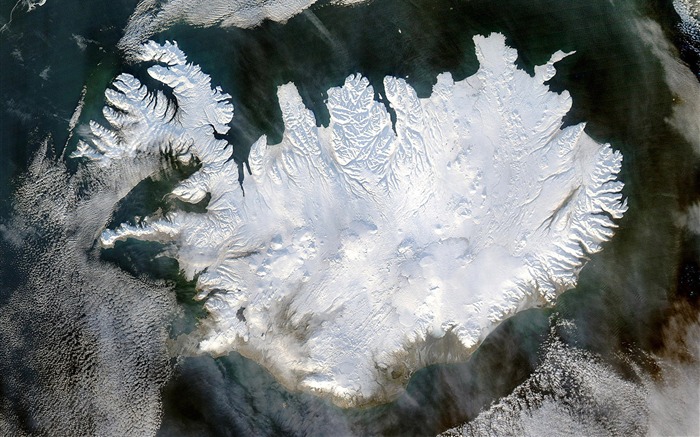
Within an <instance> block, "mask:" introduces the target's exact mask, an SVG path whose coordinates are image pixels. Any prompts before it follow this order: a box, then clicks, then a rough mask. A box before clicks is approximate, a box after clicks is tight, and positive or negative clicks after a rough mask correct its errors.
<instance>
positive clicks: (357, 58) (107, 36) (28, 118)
mask: <svg viewBox="0 0 700 437" xmlns="http://www.w3.org/2000/svg"><path fill="white" fill-rule="evenodd" d="M327 3H328V2H321V3H319V4H318V5H316V6H314V7H312V8H311V9H309V10H308V11H306V12H304V13H302V14H300V15H298V16H296V17H294V18H292V19H291V20H289V21H288V22H287V23H284V24H282V23H272V22H264V23H262V25H260V26H259V27H257V28H254V29H235V28H228V29H221V28H206V29H204V28H193V27H190V26H187V25H185V24H180V25H176V26H174V27H172V28H170V29H168V30H166V31H164V32H162V33H160V34H157V35H155V36H154V39H155V40H157V41H165V40H177V42H178V44H179V46H180V47H181V48H182V49H183V50H184V51H185V53H187V55H188V57H189V59H190V61H192V62H195V63H197V64H199V65H201V67H202V69H203V70H204V71H205V72H207V73H208V74H209V75H211V77H212V82H213V83H214V84H219V85H221V86H222V88H223V89H224V90H225V91H226V92H228V93H230V94H231V95H232V97H233V98H232V101H233V104H234V107H235V118H234V121H233V122H232V124H231V137H230V139H231V142H232V144H233V146H234V148H233V150H234V152H233V156H234V158H236V159H237V160H243V159H245V157H246V155H247V152H248V147H249V145H250V144H252V142H253V141H255V140H256V139H257V138H258V137H259V136H260V135H261V134H267V135H268V137H269V139H270V140H269V141H270V142H277V141H278V140H279V139H280V138H281V134H282V130H283V125H282V121H281V114H280V111H279V108H278V106H277V100H276V88H277V86H279V85H281V84H283V83H286V82H289V81H293V82H294V83H295V84H296V85H297V87H298V88H299V91H300V93H301V96H302V98H303V99H304V102H305V103H306V105H307V106H308V107H309V108H311V109H312V110H313V111H314V113H315V114H316V117H317V120H318V121H319V122H320V123H322V124H323V123H327V119H328V114H327V112H326V109H325V106H324V104H323V102H324V100H325V99H326V97H327V95H326V90H327V89H328V88H330V87H333V86H337V85H340V84H341V83H342V82H343V80H344V79H345V77H346V76H348V75H349V74H352V73H356V72H359V73H362V74H363V75H365V76H367V77H368V78H369V79H370V81H372V84H373V86H374V87H375V90H377V92H378V93H381V92H382V85H381V80H382V78H383V77H384V76H385V75H393V76H399V77H404V78H406V80H407V81H408V82H409V83H410V84H411V85H412V86H414V87H415V88H416V90H417V91H418V93H419V95H420V96H426V95H428V94H429V93H430V90H431V87H432V85H433V83H434V82H435V78H436V76H437V74H439V73H441V72H444V71H449V72H451V73H452V74H453V75H454V77H455V79H462V78H464V77H466V76H468V75H470V74H472V73H473V72H474V71H476V69H477V62H476V57H475V55H474V48H473V43H472V37H473V35H475V34H485V33H490V32H502V33H504V34H505V35H506V37H507V41H508V44H509V45H511V46H513V47H515V48H517V49H518V52H519V58H518V64H519V66H521V67H522V68H523V69H525V70H526V71H530V72H531V71H532V68H533V66H534V65H537V64H541V63H543V62H544V61H546V60H547V59H549V56H550V55H551V53H553V52H554V51H556V50H564V51H572V50H575V51H576V54H575V55H572V56H570V57H567V58H566V59H565V60H563V61H562V62H560V63H559V64H557V69H558V73H557V75H556V76H555V77H554V78H553V79H552V80H551V81H550V86H551V88H552V89H554V90H556V91H559V90H564V89H566V90H568V91H569V92H570V93H571V95H572V98H573V107H572V109H571V111H570V113H569V114H568V116H567V120H566V121H567V123H571V124H574V123H578V122H581V121H587V122H588V125H587V132H588V133H589V134H590V135H591V136H593V137H594V138H595V139H596V140H599V141H601V142H609V143H611V144H612V146H613V148H615V149H617V150H621V151H622V153H623V156H624V165H623V171H622V174H621V179H622V180H623V181H624V182H625V191H624V194H625V196H626V197H627V199H628V203H629V211H628V213H627V214H626V215H625V217H624V218H623V219H622V220H621V221H620V223H619V225H620V228H619V230H618V231H617V233H616V236H615V237H614V239H613V240H612V241H610V242H609V243H607V244H606V245H605V249H604V250H603V252H601V253H599V254H597V255H595V256H593V257H592V259H591V260H590V262H589V263H588V264H587V265H586V267H585V268H584V269H583V271H582V272H581V276H580V282H579V286H578V287H577V288H576V289H574V290H570V291H568V292H566V293H564V294H563V295H562V296H561V297H560V299H559V301H558V303H557V305H556V307H555V308H550V309H533V310H529V311H526V312H523V313H521V314H519V315H517V316H515V317H514V318H512V319H511V320H509V321H507V322H505V323H504V324H502V325H501V326H500V327H499V328H498V329H497V330H496V331H495V332H494V333H493V334H492V335H491V336H489V338H488V339H487V340H486V341H485V342H484V344H483V345H482V346H481V347H480V348H479V349H478V350H477V351H476V353H475V354H474V355H473V356H472V357H471V358H470V360H469V361H467V362H465V363H459V364H450V365H436V366H431V367H429V368H426V369H423V370H421V371H418V372H416V373H415V374H414V375H413V377H412V379H411V381H410V383H409V385H408V387H407V390H406V393H405V394H404V395H402V396H401V397H400V398H399V399H397V400H396V401H395V402H392V403H390V404H387V405H381V406H374V407H368V408H363V409H349V410H342V409H340V408H338V407H335V406H333V405H331V404H329V403H328V402H326V401H323V400H321V399H318V398H316V397H314V396H311V395H307V394H301V393H291V392H288V391H287V390H285V389H284V388H283V387H281V386H280V385H279V384H278V383H277V382H276V381H275V379H274V377H272V376H271V375H270V374H269V373H268V372H267V371H266V370H264V369H263V368H261V367H260V366H258V365H257V364H255V363H254V362H252V361H250V360H248V359H245V358H243V357H241V356H240V355H238V354H236V353H232V354H230V355H228V356H224V357H218V358H212V357H208V356H199V357H180V358H177V357H174V358H173V360H172V362H171V363H170V365H171V366H172V368H173V369H174V371H173V374H172V376H171V377H170V378H169V380H168V382H167V384H165V386H164V388H163V389H162V399H163V413H162V425H161V430H160V435H163V436H169V435H192V436H195V435H324V434H325V435H331V433H332V432H334V431H336V432H337V433H338V434H337V435H345V434H347V433H354V434H357V435H369V434H383V435H431V434H436V433H439V432H442V431H444V430H446V429H447V428H449V427H452V426H455V425H458V424H460V423H463V422H465V421H467V420H470V419H472V418H474V417H475V416H476V415H477V414H478V413H479V412H480V411H481V410H482V409H484V408H486V407H488V406H489V405H490V404H491V403H492V402H493V401H495V400H497V399H498V398H499V397H501V396H504V395H506V394H508V393H510V392H511V391H512V390H513V388H514V387H516V386H517V385H518V384H520V383H521V382H522V381H524V380H525V379H526V378H527V377H528V375H530V373H531V372H532V371H533V370H534V369H535V367H536V366H537V364H538V360H539V357H540V351H541V347H542V344H543V342H544V340H545V339H546V338H547V335H548V333H549V330H550V326H551V321H550V317H551V316H553V315H554V317H557V318H562V319H568V320H571V321H573V322H574V323H575V325H576V326H577V330H576V331H574V332H573V333H571V334H570V335H569V337H567V338H565V341H567V342H568V343H569V344H572V345H576V346H577V347H581V348H584V349H586V350H590V351H592V352H594V353H596V354H599V355H600V356H602V357H603V358H604V359H605V360H606V361H607V362H608V363H609V364H610V365H611V366H613V367H614V368H615V369H617V370H618V371H619V372H621V373H622V374H629V372H630V371H629V366H628V363H626V362H623V360H620V359H619V353H620V352H621V351H625V352H627V351H630V350H635V351H641V352H648V351H654V350H656V349H658V348H659V347H661V346H662V344H661V337H660V334H659V333H660V330H661V327H662V326H663V324H664V322H665V321H666V319H667V317H668V315H669V312H670V310H671V304H672V303H673V302H675V301H678V300H684V301H688V302H690V303H691V304H693V305H697V303H698V289H699V288H700V269H699V268H698V262H699V259H700V258H699V256H698V253H699V252H700V250H698V247H700V245H699V243H698V238H697V237H695V236H693V235H691V234H689V233H688V232H685V231H683V230H682V229H681V228H679V227H678V222H677V214H676V212H678V211H682V210H684V209H685V208H687V207H688V206H689V205H690V204H692V203H693V202H697V201H698V200H700V160H699V158H698V155H697V154H694V152H693V149H692V146H691V145H690V144H688V143H687V142H686V140H685V139H684V138H683V137H682V136H681V135H680V134H679V133H678V132H676V131H674V130H673V129H671V128H670V127H669V125H668V124H667V123H666V122H665V121H664V120H665V119H666V118H667V117H668V116H670V114H671V111H672V109H673V102H674V98H675V97H677V96H674V95H673V94H672V93H671V91H670V90H669V87H668V85H667V84H666V82H665V80H664V73H663V68H662V65H661V64H660V62H659V61H658V60H657V58H655V57H654V56H653V54H652V53H651V51H650V48H649V47H648V46H647V45H646V44H645V43H644V42H643V41H641V39H640V38H639V34H638V28H637V20H638V19H640V18H648V19H653V20H656V21H657V22H658V23H660V25H661V27H662V29H663V31H664V32H665V35H666V37H667V38H669V39H670V40H671V41H673V42H675V43H677V44H680V43H681V40H680V37H681V36H680V35H679V34H678V33H677V31H676V30H675V26H676V24H677V21H678V17H677V16H676V15H675V13H674V12H673V9H672V7H671V4H670V2H666V1H642V0H639V1H626V2H610V1H607V0H593V1H573V2H562V1H560V0H534V1H532V0H531V1H523V0H509V1H503V2H499V1H494V0H484V1H481V0H474V1H456V0H454V1H450V0H414V1H399V0H394V1H392V0H375V1H371V2H369V3H368V4H367V5H361V6H356V7H348V8H340V7H335V6H331V5H328V4H327ZM136 4H137V2H136V1H135V0H122V1H119V2H104V1H92V2H80V1H76V0H66V1H58V0H48V2H47V3H46V4H45V5H43V6H41V7H38V8H37V9H35V10H33V11H31V12H26V11H23V10H19V11H16V12H15V13H14V15H13V20H12V23H10V25H9V27H8V30H7V31H6V32H4V33H2V34H1V35H0V43H1V46H0V153H1V154H2V157H3V159H2V160H0V206H2V212H0V217H2V218H3V219H5V220H6V219H7V218H8V217H9V216H10V215H11V210H10V209H9V206H10V204H11V203H12V201H13V193H14V190H15V187H16V186H17V181H18V178H19V177H20V176H21V175H22V174H23V173H24V172H25V171H26V168H27V166H28V162H29V159H30V157H31V156H32V154H33V153H34V152H35V151H36V150H37V149H38V147H39V144H40V143H41V141H42V140H43V139H45V138H46V137H47V136H50V138H51V145H52V146H51V150H52V151H53V152H54V154H55V155H57V156H60V155H61V153H62V152H63V150H64V147H67V149H68V150H71V149H72V148H74V147H75V141H76V137H73V138H71V139H70V141H69V137H68V121H69V119H70V117H71V115H72V114H73V111H74V109H75V107H76V105H77V103H78V101H79V99H80V96H81V91H82V89H83V88H85V90H86V96H85V107H84V110H83V114H82V116H81V119H80V122H81V123H85V122H87V120H89V119H91V118H99V111H100V108H101V106H102V104H103V94H104V90H105V88H106V87H107V86H108V85H109V83H110V81H111V80H112V79H113V78H114V77H115V76H116V75H117V74H119V73H120V72H123V71H128V72H131V73H133V74H135V75H137V76H138V75H143V68H142V67H139V66H134V65H129V64H128V63H126V61H125V60H124V59H123V57H122V54H121V53H119V51H118V50H117V49H116V44H117V42H118V41H119V39H120V38H121V36H122V31H123V28H124V26H125V25H126V22H127V19H128V17H129V16H130V14H131V13H132V11H133V10H134V8H135V6H136ZM13 6H14V2H13V1H5V0H3V1H1V2H0V23H5V22H7V20H8V17H9V13H10V10H11V9H12V7H13ZM399 29H400V30H401V32H399ZM321 30H323V31H321ZM695 73H696V74H697V73H698V72H697V71H696V72H695ZM680 97H681V98H682V96H680ZM79 126H80V125H79ZM79 131H80V129H78V132H79ZM59 159H63V158H59ZM75 167H76V164H75V163H70V165H69V169H71V170H75ZM191 171H192V169H191V168H175V169H171V170H170V171H167V172H164V173H163V174H161V175H159V176H157V177H154V178H152V179H149V180H147V181H145V182H143V183H142V184H140V185H139V186H138V187H137V188H136V189H134V191H133V192H132V193H131V194H130V195H129V196H128V197H127V198H126V199H125V200H124V201H123V202H122V203H121V204H120V205H118V207H117V209H116V212H115V215H114V216H113V217H112V220H111V222H112V223H120V222H123V221H126V220H131V219H133V218H134V217H135V216H145V215H147V214H149V213H152V212H153V211H155V210H156V209H158V208H161V209H166V210H167V208H169V207H172V206H173V205H169V204H168V203H167V201H166V200H165V199H164V195H165V194H166V193H167V192H168V191H169V189H170V188H171V187H172V186H173V185H174V184H175V183H176V182H177V180H179V179H181V178H182V177H183V175H185V174H187V173H188V172H191ZM8 247H9V246H8V245H7V244H6V243H3V244H0V250H2V252H0V256H1V257H2V259H1V260H0V263H2V264H3V266H4V268H3V269H0V279H1V280H2V289H0V294H2V296H0V305H2V304H3V303H4V302H5V301H6V300H7V299H9V296H12V294H13V293H14V292H15V290H16V289H15V288H13V284H17V283H21V282H22V278H18V277H17V276H18V275H19V274H20V273H18V271H17V270H15V269H13V268H12V266H13V261H12V258H13V255H12V252H11V251H10V250H9V249H8ZM160 249H162V248H161V247H160V246H159V245H157V244H150V245H149V244H144V243H135V242H127V243H125V244H121V245H118V246H117V248H116V249H113V250H107V251H101V252H100V251H97V252H95V253H96V255H95V256H98V257H99V258H100V259H101V260H102V261H104V262H107V263H111V264H116V265H118V266H119V267H120V268H123V269H124V270H126V271H127V272H129V274H130V275H134V276H137V277H142V278H144V280H146V281H148V280H153V279H167V280H168V281H170V282H169V283H168V284H169V286H170V287H171V288H172V293H175V294H176V296H177V302H178V305H179V306H180V308H181V310H182V311H181V313H180V314H178V315H177V316H176V317H174V318H172V319H171V326H169V327H168V329H170V331H171V336H172V337H173V338H174V337H176V336H177V335H178V334H179V333H182V332H187V331H189V330H191V329H192V328H193V327H194V326H195V324H196V322H197V319H198V318H201V317H202V316H203V309H202V308H201V304H199V303H196V302H194V301H193V300H192V297H193V294H194V289H193V284H192V283H191V282H188V281H186V280H184V279H183V278H182V277H181V276H179V274H178V267H177V263H176V262H175V261H173V260H172V259H170V258H167V257H158V256H157V254H158V252H159V251H160ZM119 292H120V291H119V290H116V289H115V290H105V293H107V294H109V293H115V294H117V293H119ZM65 298H66V299H69V298H70V296H68V295H67V296H65ZM0 311H1V309H0ZM37 323H40V322H37ZM2 329H5V328H3V327H2V326H0V336H2V335H3V332H2V331H1V330H2ZM58 329H61V328H58ZM32 332H33V331H32V330H31V329H30V328H27V331H26V333H25V334H26V335H27V336H31V335H32ZM6 365H14V363H12V364H6ZM16 365H18V366H19V365H21V363H16ZM33 383H35V381H34V380H32V379H31V378H28V379H27V380H22V381H19V382H17V381H14V382H7V383H3V386H2V390H0V393H2V394H3V395H4V393H10V392H12V393H14V392H15V391H17V390H21V389H22V387H24V385H31V384H33ZM13 384H15V385H13ZM39 393H40V391H39ZM28 402H29V404H31V402H32V401H31V400H30V401H28ZM19 404H21V402H19V403H18V402H15V403H12V402H3V404H2V405H3V410H2V414H3V415H6V416H7V417H8V418H9V419H4V420H7V422H2V421H0V426H2V425H3V424H4V423H13V421H15V420H16V421H18V422H22V421H24V422H26V423H29V422H33V421H34V422H37V421H38V422H40V420H39V418H36V417H34V418H33V417H32V414H33V413H32V408H31V405H29V406H24V407H23V408H24V410H23V411H20V412H18V411H17V410H16V406H17V405H19ZM26 429H32V428H31V426H29V425H27V426H26ZM0 434H2V433H0ZM49 434H50V433H49Z"/></svg>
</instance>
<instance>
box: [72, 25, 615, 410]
mask: <svg viewBox="0 0 700 437" xmlns="http://www.w3.org/2000/svg"><path fill="white" fill-rule="evenodd" d="M474 43H475V46H476V56H477V59H478V62H479V68H478V70H477V71H476V73H475V74H473V75H471V76H469V77H467V78H465V79H464V80H460V81H455V80H454V79H453V78H452V76H451V74H450V73H443V74H441V75H439V76H438V77H437V83H436V84H435V85H434V87H433V90H432V94H430V96H429V97H427V98H419V97H418V96H417V94H416V91H415V90H414V89H413V88H412V87H411V86H410V85H409V84H408V83H407V82H406V81H405V80H403V79H398V78H394V77H386V78H385V79H384V90H385V92H384V94H385V95H378V94H377V93H376V92H375V90H374V89H373V88H372V86H371V85H370V84H369V81H368V80H367V79H365V78H364V77H362V76H361V75H359V74H356V75H351V76H349V77H348V78H347V79H346V80H345V83H344V84H343V85H342V86H340V87H336V88H332V89H330V90H328V99H327V102H326V106H327V109H328V112H329V114H330V122H329V123H328V124H327V125H325V126H324V125H321V123H320V122H319V121H317V119H316V117H315V116H314V114H313V113H312V111H310V110H309V109H307V108H306V107H305V105H304V103H303V101H302V98H301V97H300V94H299V92H298V90H297V87H296V86H295V85H294V84H293V83H288V84H285V85H282V86H280V87H279V88H278V93H277V95H278V99H279V105H280V108H281V111H282V117H283V121H284V134H283V137H282V141H281V142H280V143H279V144H268V140H267V138H266V137H265V136H262V137H261V138H260V139H259V140H258V141H256V142H255V143H254V144H253V145H252V147H251V151H250V156H249V158H248V161H247V162H245V163H244V165H243V166H240V165H239V164H237V163H236V162H235V161H234V160H232V159H230V157H231V148H230V147H229V146H230V145H229V144H228V142H227V141H226V139H225V136H226V133H227V131H228V129H229V123H233V124H235V123H236V121H235V116H234V108H233V105H232V104H231V102H230V100H229V99H230V96H229V95H228V94H227V93H226V92H225V90H223V89H222V88H221V87H219V86H215V85H213V84H212V83H211V79H210V77H209V76H208V75H207V74H206V73H205V72H203V71H202V69H201V68H200V67H199V66H197V65H194V64H191V63H188V61H187V57H186V55H185V53H184V52H183V51H182V50H181V49H180V48H178V46H177V44H176V43H170V42H168V43H165V44H159V43H156V42H153V41H150V42H147V43H145V44H143V45H141V46H140V49H139V50H137V51H136V52H135V53H136V54H135V55H134V56H135V57H136V59H137V60H138V61H139V62H144V63H150V64H153V66H151V67H149V68H148V74H149V75H150V76H151V77H152V78H153V79H154V80H155V81H156V82H158V83H160V84H162V85H164V87H162V88H166V89H169V90H172V92H171V93H168V95H166V94H165V93H164V92H163V90H162V89H161V88H160V87H159V88H158V89H152V88H149V86H147V85H145V84H142V83H141V82H140V81H139V80H138V79H137V78H136V77H134V76H132V75H130V74H126V73H124V74H121V75H120V76H118V77H117V78H116V80H115V81H114V82H113V88H110V89H108V90H107V91H106V93H105V97H106V101H107V106H105V108H104V111H103V115H104V119H105V120H106V121H107V122H108V125H102V124H99V123H97V122H91V123H90V131H91V133H90V135H87V136H85V138H84V141H81V142H80V143H79V145H78V148H77V150H76V151H75V152H74V153H73V155H72V156H73V157H82V158H86V165H87V167H88V169H89V168H102V169H109V168H110V167H111V166H115V165H123V164H119V163H123V162H124V161H125V160H129V159H133V158H135V157H138V156H142V155H157V154H160V153H167V154H170V155H172V156H174V157H176V158H177V159H178V160H179V161H181V162H182V163H184V164H188V165H190V164H191V165H195V166H196V168H197V170H196V171H195V172H193V173H192V174H191V175H190V176H189V177H188V178H187V179H185V180H182V181H181V182H180V183H179V184H178V185H177V186H176V187H175V188H174V189H173V190H172V192H171V193H170V196H172V197H174V198H176V199H179V201H181V202H184V203H189V204H195V205H198V206H199V207H201V208H200V209H201V210H198V211H196V212H195V211H193V210H190V209H186V208H183V209H182V210H176V211H170V212H168V213H167V214H164V215H156V216H152V217H146V218H143V219H142V220H141V221H140V222H139V223H136V224H134V223H122V224H120V225H118V226H113V227H111V228H109V229H105V230H104V231H103V232H102V234H101V237H100V238H99V241H100V243H101V245H102V247H104V248H110V247H113V246H114V245H115V244H116V243H117V242H118V241H124V240H127V239H137V240H142V241H156V242H159V243H164V247H165V248H166V250H167V253H168V255H170V256H173V257H174V258H176V259H177V261H178V262H179V266H180V269H182V271H183V272H184V274H185V276H186V277H187V278H188V279H196V284H197V290H198V293H199V294H198V295H197V296H196V298H197V299H199V300H204V301H205V305H204V306H205V308H206V310H207V315H206V317H205V318H204V319H203V320H202V321H201V322H200V323H199V326H198V328H197V330H196V331H195V332H193V333H191V334H189V338H188V339H187V338H185V339H182V338H181V339H180V340H179V341H181V342H187V341H189V342H191V343H195V344H196V349H197V351H198V353H209V354H212V355H215V356H218V355H225V354H227V353H229V352H230V351H237V352H239V353H241V354H242V355H244V356H246V357H249V358H251V359H253V360H255V361H257V362H258V363H260V364H261V365H263V366H264V367H265V368H267V369H268V370H269V371H270V372H271V373H272V374H273V375H275V377H276V378H277V379H278V380H279V381H280V382H282V384H284V385H285V386H286V387H288V388H290V389H294V390H302V391H308V392H311V393H314V394H317V395H319V396H322V397H326V398H329V399H330V400H332V401H333V402H334V403H336V404H337V405H340V406H343V407H350V406H363V405H368V404H377V403H382V402H387V401H390V400H392V399H395V398H396V397H397V396H398V394H399V393H401V391H402V389H403V388H404V387H405V385H406V383H407V381H408V379H409V377H410V376H411V374H412V373H413V372H414V371H416V370H418V369H420V368H422V367H425V366H427V365H430V364H433V363H445V362H453V361H459V360H462V361H463V360H464V359H466V358H467V357H468V356H469V355H470V354H471V353H472V352H473V351H474V350H475V349H476V348H477V347H478V346H479V345H480V343H481V342H482V341H483V340H484V339H485V337H486V336H487V335H488V334H489V333H490V332H492V331H493V330H494V329H495V328H496V327H497V326H498V325H499V324H500V323H501V322H503V321H504V320H506V319H507V318H509V317H511V316H513V315H514V314H516V313H518V312H520V311H523V310H525V309H528V308H532V307H536V306H545V305H551V304H553V303H554V301H555V300H556V298H557V296H558V295H559V294H560V293H561V292H563V291H565V290H567V289H570V288H572V287H574V286H575V285H576V283H577V278H578V273H579V271H580V269H581V268H582V266H583V265H584V264H585V262H586V260H587V259H588V257H589V256H590V255H591V254H594V253H596V252H598V251H600V250H601V249H602V246H601V245H602V244H603V243H604V242H605V241H607V240H609V239H610V238H612V236H613V232H614V229H615V227H616V220H618V219H620V218H621V217H622V215H623V214H624V213H625V211H626V210H627V205H626V202H625V201H624V200H623V196H622V194H621V190H622V188H623V184H622V182H620V181H618V180H617V175H618V173H619V172H620V169H621V164H622V155H621V154H620V153H619V152H618V151H615V150H613V149H612V148H611V146H610V145H609V144H600V143H598V142H596V141H595V140H593V139H592V138H591V137H589V136H588V135H587V134H586V132H585V125H584V124H583V123H581V124H574V125H565V123H564V121H563V118H564V116H565V115H566V113H567V112H568V111H569V109H570V108H571V104H572V101H571V97H570V96H569V94H568V92H566V91H563V92H561V93H557V92H554V91H552V90H550V89H549V86H548V85H547V84H546V83H547V81H548V80H549V79H551V78H552V77H553V76H554V75H555V73H556V70H555V64H556V62H558V61H559V60H561V59H563V58H564V57H566V56H567V55H569V53H564V52H561V51H557V52H555V53H553V54H552V56H551V59H550V60H549V61H548V62H546V63H544V64H543V65H540V66H537V67H535V70H534V75H530V74H528V73H527V72H526V71H524V70H522V69H519V68H518V67H517V66H516V63H515V61H516V58H517V52H516V50H515V49H513V48H510V47H508V46H507V45H506V39H505V37H504V36H503V35H501V34H498V33H493V34H490V35H488V36H476V37H474ZM242 171H244V172H245V173H246V174H245V177H244V178H243V177H242V176H243V174H242V173H241V172H242ZM448 346H449V347H448Z"/></svg>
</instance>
